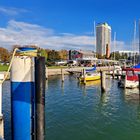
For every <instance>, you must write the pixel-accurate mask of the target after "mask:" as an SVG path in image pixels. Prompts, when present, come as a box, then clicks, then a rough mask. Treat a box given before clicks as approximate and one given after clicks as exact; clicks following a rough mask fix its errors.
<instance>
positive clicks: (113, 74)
mask: <svg viewBox="0 0 140 140" xmlns="http://www.w3.org/2000/svg"><path fill="white" fill-rule="evenodd" d="M112 77H113V79H115V70H113V73H112Z"/></svg>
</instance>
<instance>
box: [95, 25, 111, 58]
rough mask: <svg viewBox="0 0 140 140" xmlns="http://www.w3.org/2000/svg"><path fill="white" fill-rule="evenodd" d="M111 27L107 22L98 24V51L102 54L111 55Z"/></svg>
mask: <svg viewBox="0 0 140 140" xmlns="http://www.w3.org/2000/svg"><path fill="white" fill-rule="evenodd" d="M110 44H111V27H110V26H109V25H108V24H107V23H101V24H98V25H97V26H96V53H97V54H98V55H100V56H103V55H106V57H107V58H109V56H110Z"/></svg>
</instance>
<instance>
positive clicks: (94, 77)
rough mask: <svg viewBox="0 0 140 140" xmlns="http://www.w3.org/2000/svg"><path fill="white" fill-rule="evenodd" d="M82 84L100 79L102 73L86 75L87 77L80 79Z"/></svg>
mask: <svg viewBox="0 0 140 140" xmlns="http://www.w3.org/2000/svg"><path fill="white" fill-rule="evenodd" d="M79 79H80V82H84V81H86V82H87V81H96V80H99V79H100V73H97V72H93V73H89V72H88V73H86V74H85V76H84V75H82V76H81V77H80V78H79Z"/></svg>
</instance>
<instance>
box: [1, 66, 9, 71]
mask: <svg viewBox="0 0 140 140" xmlns="http://www.w3.org/2000/svg"><path fill="white" fill-rule="evenodd" d="M7 69H8V66H7V65H0V71H7Z"/></svg>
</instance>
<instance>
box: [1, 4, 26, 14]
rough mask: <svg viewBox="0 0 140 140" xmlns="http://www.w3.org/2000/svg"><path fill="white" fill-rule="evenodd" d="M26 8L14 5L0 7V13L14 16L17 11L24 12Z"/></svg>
mask: <svg viewBox="0 0 140 140" xmlns="http://www.w3.org/2000/svg"><path fill="white" fill-rule="evenodd" d="M26 12H28V10H26V9H21V8H20V9H19V8H14V7H2V6H1V7H0V13H2V14H5V15H9V16H16V15H18V14H19V13H26Z"/></svg>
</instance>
